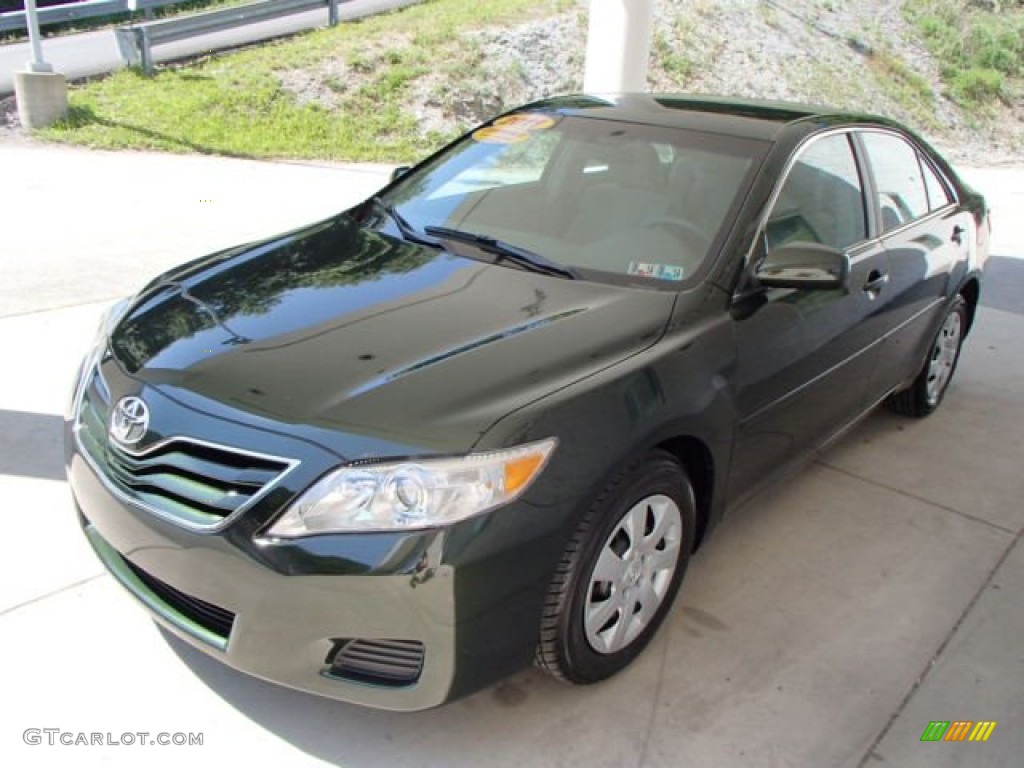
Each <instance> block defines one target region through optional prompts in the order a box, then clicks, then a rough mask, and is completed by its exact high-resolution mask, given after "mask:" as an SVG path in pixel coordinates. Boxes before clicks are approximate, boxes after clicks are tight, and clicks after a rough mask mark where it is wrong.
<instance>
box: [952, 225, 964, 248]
mask: <svg viewBox="0 0 1024 768" xmlns="http://www.w3.org/2000/svg"><path fill="white" fill-rule="evenodd" d="M966 231H967V230H966V229H964V228H963V227H961V226H960V225H959V224H957V225H956V226H955V227H953V236H952V237H951V238H950V240H952V241H953V242H954V243H956V244H957V245H963V242H964V233H965V232H966Z"/></svg>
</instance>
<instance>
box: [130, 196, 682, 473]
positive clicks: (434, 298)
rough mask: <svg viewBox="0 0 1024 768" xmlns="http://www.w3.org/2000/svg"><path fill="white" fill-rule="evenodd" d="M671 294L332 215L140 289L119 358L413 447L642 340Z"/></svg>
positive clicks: (657, 332) (178, 380)
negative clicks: (413, 239)
mask: <svg viewBox="0 0 1024 768" xmlns="http://www.w3.org/2000/svg"><path fill="white" fill-rule="evenodd" d="M673 298H674V297H673V294H671V293H663V292H658V291H651V290H640V289H632V288H627V287H618V286H612V285H604V284H597V283H592V282H585V281H582V280H566V279H561V278H557V277H551V276H546V275H541V274H536V273H532V272H526V271H521V270H518V269H515V268H510V267H505V266H496V265H492V264H488V263H483V262H480V261H475V260H471V259H467V258H463V257H460V256H456V255H453V254H452V253H449V252H446V251H442V250H437V249H433V248H429V247H426V246H420V245H415V244H411V243H407V242H405V241H402V240H398V239H396V238H393V237H390V236H388V235H386V234H382V233H380V232H377V231H374V230H371V229H367V228H365V227H362V226H360V225H359V224H358V223H357V222H356V221H355V220H354V219H352V218H350V217H349V216H348V215H341V216H338V217H336V218H333V219H329V220H327V221H324V222H321V223H319V224H316V225H313V226H310V227H308V228H305V229H301V230H298V231H296V232H292V233H290V234H288V235H285V236H282V237H280V238H277V239H274V240H271V241H267V242H263V243H259V244H256V245H253V246H250V247H247V248H241V249H236V250H234V251H230V252H225V253H223V254H216V255H214V256H211V257H209V258H208V259H205V260H200V261H198V262H193V263H191V264H189V265H186V266H185V267H183V268H180V269H179V270H178V271H176V272H171V273H168V274H167V275H165V276H164V277H163V278H161V279H158V280H157V281H154V283H152V284H151V285H150V286H149V287H147V289H145V290H144V291H143V292H142V293H140V294H139V296H138V297H137V298H136V299H135V301H134V302H133V305H132V307H131V308H130V309H129V311H128V312H127V313H126V315H125V316H124V317H123V318H122V320H121V321H120V322H119V323H118V324H117V327H116V328H115V330H114V332H113V333H112V334H111V350H112V351H113V353H114V356H115V358H116V359H117V361H118V362H119V364H120V366H121V367H122V368H123V369H124V370H125V372H126V373H128V374H129V375H130V376H132V377H135V378H136V379H138V380H140V381H141V382H143V383H144V384H148V385H152V386H155V387H158V388H160V389H161V390H162V391H164V392H165V393H166V394H169V395H170V396H172V397H173V396H175V395H177V396H178V399H179V400H184V401H187V403H188V404H189V405H191V406H193V407H199V408H200V409H202V410H207V411H211V410H213V411H216V412H217V413H218V414H221V415H222V414H223V413H224V412H225V411H230V412H231V413H232V415H233V417H235V418H238V416H237V414H249V415H250V416H252V417H255V418H258V419H260V420H261V421H265V420H270V421H272V422H275V423H277V424H283V425H290V427H288V426H286V430H287V429H289V428H291V429H293V428H294V427H295V426H308V427H313V428H316V429H317V432H318V434H320V435H321V437H320V441H321V442H324V441H325V440H326V441H328V442H330V441H331V439H330V437H328V438H324V437H323V435H324V434H327V435H331V434H337V435H339V438H338V441H337V442H336V443H335V444H334V445H331V446H329V447H330V448H331V449H332V450H335V451H338V452H340V453H341V454H342V455H349V456H350V457H351V453H350V452H349V451H347V450H346V447H345V445H344V440H343V439H342V438H341V437H340V436H342V435H344V434H345V433H355V434H360V435H364V436H372V437H374V438H380V439H384V440H388V441H390V442H392V443H394V442H396V441H397V442H398V443H400V444H402V445H408V446H415V447H416V448H417V449H420V450H427V451H457V450H467V449H468V448H469V447H471V446H472V445H473V444H474V443H475V442H476V441H477V440H478V439H479V437H480V436H481V434H483V432H485V431H486V430H487V428H488V427H489V426H490V425H491V424H493V423H494V422H495V421H496V420H497V419H499V418H501V417H502V416H504V415H505V414H507V413H509V412H510V411H512V410H514V409H515V408H517V407H520V406H522V405H525V404H526V403H527V402H530V401H532V400H534V399H536V398H538V397H541V396H543V395H545V394H548V393H550V392H552V391H554V390H555V389H557V388H560V387H562V386H565V385H567V384H569V383H571V382H573V381H576V380H578V379H580V378H582V377H585V376H587V375H590V374H592V373H594V372H596V371H598V370H600V369H602V368H605V367H607V366H609V365H611V364H614V363H615V362H617V361H619V360H622V359H623V358H625V357H627V356H629V355H631V354H633V353H636V352H638V351H640V350H642V349H644V348H646V347H648V346H650V345H651V344H653V343H654V342H655V341H656V340H657V339H658V338H659V337H660V336H661V334H662V333H663V330H664V328H665V325H666V323H667V322H668V319H669V317H670V315H671V311H672V304H673Z"/></svg>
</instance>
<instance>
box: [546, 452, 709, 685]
mask: <svg viewBox="0 0 1024 768" xmlns="http://www.w3.org/2000/svg"><path fill="white" fill-rule="evenodd" d="M666 500H668V501H670V502H674V505H675V510H676V511H678V513H679V514H678V523H679V524H678V530H676V523H675V521H676V519H677V518H676V515H675V512H674V511H672V505H671V504H670V503H668V501H666ZM641 502H643V504H641ZM652 503H653V504H654V505H655V507H652V506H651V504H652ZM659 514H660V517H659V516H658V515H659ZM627 518H628V519H631V520H633V521H639V520H641V519H642V520H643V521H644V522H643V523H642V524H643V526H644V530H643V534H642V535H641V536H640V537H634V538H633V540H630V537H629V534H628V531H627V527H628V521H627ZM657 520H664V521H665V522H664V523H663V524H661V525H656V524H655V523H656V521H657ZM695 525H696V503H695V499H694V493H693V486H692V485H691V484H690V481H689V478H688V477H687V476H686V472H685V470H684V469H683V467H682V466H681V465H680V464H679V462H678V461H676V459H675V458H674V457H673V456H671V455H670V454H668V453H666V452H664V451H652V452H651V453H649V454H647V455H646V456H644V457H643V458H642V459H640V460H638V461H636V462H634V463H633V464H631V465H630V466H628V467H626V468H625V469H623V470H622V471H621V472H619V473H618V475H616V476H615V477H614V478H613V479H612V480H611V481H610V482H609V483H608V485H607V486H605V488H604V490H603V491H602V493H601V494H600V496H598V498H597V500H596V501H595V502H594V503H593V505H592V506H591V507H590V509H589V510H588V511H587V513H586V514H585V515H584V516H583V519H582V520H581V521H580V523H579V525H578V526H577V527H576V531H575V532H574V533H573V536H572V538H571V539H570V541H569V544H568V545H567V547H566V549H565V552H564V554H563V555H562V559H561V562H560V563H559V565H558V569H557V571H556V572H555V576H554V578H553V579H552V582H551V586H550V587H549V588H548V594H547V600H546V601H545V605H544V614H543V617H542V621H541V632H540V642H539V644H538V646H537V656H536V660H537V665H538V666H539V667H540V668H541V669H543V670H544V671H546V672H548V673H549V674H551V675H553V676H554V677H556V678H559V679H561V680H564V681H566V682H570V683H575V684H588V683H596V682H598V681H600V680H604V679H605V678H607V677H610V676H611V675H614V674H615V673H616V672H618V671H619V670H621V669H623V668H624V667H626V666H627V665H628V664H629V663H630V662H631V661H633V659H635V658H636V657H637V655H639V653H640V652H641V651H642V650H643V649H644V647H645V646H646V645H647V644H648V643H649V642H650V640H651V638H652V637H653V636H654V634H655V633H656V632H657V630H658V627H659V626H660V625H661V622H662V621H663V620H664V618H665V615H666V614H667V613H668V611H669V609H670V608H671V607H672V602H673V600H674V599H675V595H676V593H677V592H678V591H679V585H680V584H681V583H682V580H683V575H684V574H685V572H686V566H687V564H688V563H689V559H690V552H691V550H692V549H693V541H694V530H695ZM659 527H661V528H664V530H663V531H659V530H658V528H659ZM672 531H676V532H675V533H672ZM613 534H614V535H615V538H614V539H612V538H611V537H612V536H613ZM658 537H662V538H661V539H660V543H658ZM623 541H624V542H625V543H626V544H628V549H625V550H624V551H623V552H621V553H617V554H622V555H623V559H622V560H621V561H619V562H621V563H626V562H629V563H630V565H629V567H626V568H623V569H622V573H623V576H622V583H626V582H629V581H630V580H631V579H632V582H631V583H630V584H629V585H628V586H625V587H621V586H617V585H615V584H613V582H611V581H608V582H605V583H602V584H593V583H592V581H591V580H592V578H597V576H598V574H597V573H596V572H595V569H596V566H597V564H598V561H599V559H600V558H601V555H602V553H604V552H605V550H606V548H607V549H609V550H615V549H617V548H623V547H624V546H625V545H626V544H624V543H623ZM676 544H678V548H677V553H675V554H674V560H675V564H674V570H673V571H672V572H671V574H669V572H668V568H667V566H666V564H667V563H668V562H669V561H671V560H672V559H673V552H672V550H673V549H674V548H675V545H676ZM645 547H646V550H645ZM643 552H646V553H645V554H641V553H643ZM666 553H668V554H666ZM606 556H608V555H606ZM659 567H660V568H662V570H659V571H656V572H651V571H649V569H652V568H659ZM645 588H646V589H645ZM659 588H660V589H661V590H663V592H662V594H661V596H660V598H658V599H659V600H660V602H658V601H656V600H655V599H654V598H655V597H657V595H656V592H657V590H658V589H659ZM605 589H606V590H607V594H606V595H602V590H605ZM631 595H646V596H649V597H650V598H651V599H649V600H647V601H646V605H645V604H644V603H645V600H644V597H643V596H639V597H636V598H635V600H636V602H632V601H633V600H634V598H633V597H631ZM613 597H614V599H615V600H616V601H618V602H617V605H618V606H619V608H616V609H615V615H614V617H612V618H611V619H610V621H613V622H615V623H614V624H613V625H612V628H611V629H608V630H607V631H605V632H604V634H603V635H602V634H601V633H594V632H593V630H591V631H590V632H589V633H588V628H587V625H586V624H587V622H586V621H585V620H584V611H585V610H586V609H591V610H594V613H593V614H592V615H597V611H598V610H599V609H600V608H601V603H600V602H599V601H600V600H602V599H603V600H606V601H608V603H609V604H610V603H611V602H613ZM595 599H596V601H595ZM627 604H628V605H629V608H628V609H627V608H626V607H625V606H626V605H627ZM654 605H656V606H657V608H656V610H651V608H650V607H651V606H654ZM595 606H597V609H595ZM650 613H653V616H650V618H649V619H645V615H644V614H648V615H650ZM627 614H628V618H627ZM619 622H622V623H623V626H624V628H625V629H624V631H623V634H622V636H621V637H619V636H618V635H616V632H617V630H618V623H619ZM644 622H646V623H644ZM592 626H593V622H592ZM641 626H642V629H639V627H641ZM634 631H636V632H638V634H636V635H635V636H632V638H631V639H629V640H628V642H626V638H628V637H629V636H630V634H631V633H632V632H634ZM607 635H612V636H614V637H613V639H614V638H615V637H619V640H620V641H621V642H625V645H624V646H623V647H621V648H609V647H605V648H604V649H603V650H598V649H596V648H595V647H594V645H593V644H592V643H591V640H590V639H588V638H589V637H591V636H595V639H597V640H600V639H601V638H602V637H604V636H607ZM609 644H611V643H609Z"/></svg>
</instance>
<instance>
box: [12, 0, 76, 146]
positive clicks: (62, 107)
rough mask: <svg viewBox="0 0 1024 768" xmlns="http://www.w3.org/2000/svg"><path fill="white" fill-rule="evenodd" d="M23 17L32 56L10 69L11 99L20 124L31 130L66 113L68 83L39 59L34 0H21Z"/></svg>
mask: <svg viewBox="0 0 1024 768" xmlns="http://www.w3.org/2000/svg"><path fill="white" fill-rule="evenodd" d="M25 21H26V24H27V27H28V39H29V42H30V43H31V46H32V60H31V61H29V62H27V63H26V65H25V70H24V71H21V72H15V73H14V99H15V101H16V102H17V103H18V117H19V118H20V119H21V125H22V127H23V128H25V129H27V130H30V131H33V130H35V129H36V128H45V127H46V126H48V125H50V123H53V122H56V121H57V120H60V119H61V118H62V117H64V116H65V115H67V113H68V84H67V81H66V80H65V79H64V75H61V74H58V73H56V72H54V71H53V67H51V66H50V65H49V64H47V63H46V61H45V60H44V59H43V44H42V42H41V41H40V39H39V37H40V36H39V14H38V13H36V0H25Z"/></svg>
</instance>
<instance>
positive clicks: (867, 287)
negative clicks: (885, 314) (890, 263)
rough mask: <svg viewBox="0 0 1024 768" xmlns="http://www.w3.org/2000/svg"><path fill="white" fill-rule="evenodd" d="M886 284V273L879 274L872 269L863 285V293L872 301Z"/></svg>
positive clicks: (887, 280)
mask: <svg viewBox="0 0 1024 768" xmlns="http://www.w3.org/2000/svg"><path fill="white" fill-rule="evenodd" d="M888 282H889V274H888V273H887V272H880V271H879V270H877V269H872V270H871V274H869V275H868V281H867V282H866V283H864V293H866V294H868V295H869V296H870V297H871V298H872V299H873V298H875V297H876V296H878V294H880V293H881V292H882V288H883V287H884V286H885V284H886V283H888Z"/></svg>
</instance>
